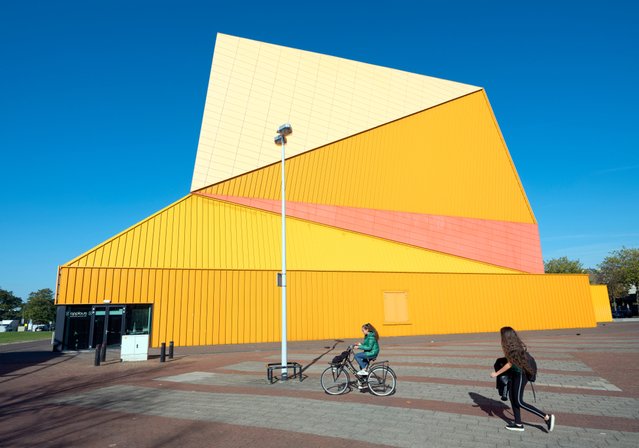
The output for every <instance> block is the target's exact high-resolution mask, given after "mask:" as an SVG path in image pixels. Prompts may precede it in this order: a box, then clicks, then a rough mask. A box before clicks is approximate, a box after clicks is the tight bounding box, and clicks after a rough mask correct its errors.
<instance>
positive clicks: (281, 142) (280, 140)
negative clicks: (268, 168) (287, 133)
mask: <svg viewBox="0 0 639 448" xmlns="http://www.w3.org/2000/svg"><path fill="white" fill-rule="evenodd" d="M275 144H276V145H277V146H282V145H284V144H286V137H284V136H283V135H281V134H277V135H276V136H275Z"/></svg>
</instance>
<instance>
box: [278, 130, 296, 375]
mask: <svg viewBox="0 0 639 448" xmlns="http://www.w3.org/2000/svg"><path fill="white" fill-rule="evenodd" d="M292 133H293V128H292V127H291V125H290V124H289V123H286V124H283V125H282V126H280V127H279V128H278V129H277V135H276V136H275V144H276V145H279V146H281V147H282V275H281V282H280V286H281V288H282V376H281V379H282V381H286V380H288V369H287V368H286V366H287V365H288V359H287V353H286V352H287V347H286V339H287V335H286V181H285V176H284V165H285V157H286V136H287V135H291V134H292Z"/></svg>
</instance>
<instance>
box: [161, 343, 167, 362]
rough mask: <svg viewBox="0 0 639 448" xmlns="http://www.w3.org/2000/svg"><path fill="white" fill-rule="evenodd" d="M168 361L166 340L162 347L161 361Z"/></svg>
mask: <svg viewBox="0 0 639 448" xmlns="http://www.w3.org/2000/svg"><path fill="white" fill-rule="evenodd" d="M164 361H166V342H162V346H161V347H160V362H164Z"/></svg>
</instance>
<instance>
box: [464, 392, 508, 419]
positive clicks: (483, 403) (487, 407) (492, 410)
mask: <svg viewBox="0 0 639 448" xmlns="http://www.w3.org/2000/svg"><path fill="white" fill-rule="evenodd" d="M468 395H469V396H470V398H471V399H472V400H473V402H475V405H474V406H473V407H476V408H477V407H478V408H480V409H481V410H482V411H484V412H485V413H486V414H487V415H489V416H490V417H493V416H495V417H499V418H500V419H502V420H503V421H505V422H506V423H510V422H511V421H512V418H511V417H506V414H505V411H506V410H507V409H508V410H510V407H509V406H507V405H506V404H504V403H503V402H502V401H497V400H493V399H492V398H488V397H484V396H483V395H480V394H477V393H475V392H468Z"/></svg>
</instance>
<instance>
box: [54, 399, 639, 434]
mask: <svg viewBox="0 0 639 448" xmlns="http://www.w3.org/2000/svg"><path fill="white" fill-rule="evenodd" d="M55 402H56V403H57V404H67V405H76V406H85V407H98V408H102V409H105V410H113V411H120V412H127V413H133V414H135V413H151V414H153V415H160V416H165V417H172V418H187V419H192V420H206V421H219V422H222V423H234V424H237V423H238V421H239V422H240V424H244V425H252V426H253V425H254V426H263V427H269V428H275V429H281V430H286V431H295V432H299V431H300V430H301V429H302V428H304V430H305V431H306V430H308V431H309V433H311V434H315V435H320V436H330V435H334V434H335V433H340V434H348V437H349V438H351V439H353V440H360V441H363V442H370V443H382V444H385V445H389V446H398V447H403V446H413V445H414V444H417V443H423V441H424V440H429V439H430V438H431V435H432V434H431V433H432V430H433V429H436V428H439V429H444V430H445V431H446V432H447V434H448V435H449V437H448V440H447V442H449V443H454V444H455V446H460V445H461V443H462V442H472V441H474V440H475V435H474V433H473V430H474V429H475V428H477V427H478V426H479V425H484V426H492V427H494V426H497V425H500V426H502V427H503V425H502V423H503V422H502V421H496V420H495V419H489V418H488V417H486V418H484V419H480V418H477V417H468V416H464V415H456V416H455V418H454V419H453V420H452V421H450V422H449V423H442V422H441V421H437V422H433V420H432V419H431V418H430V416H431V415H432V412H424V411H421V410H418V409H402V408H392V409H389V408H388V407H387V406H376V405H370V404H362V403H358V404H357V405H356V407H355V408H354V407H353V405H352V404H348V405H344V404H342V403H340V402H326V401H322V400H310V399H299V398H290V397H286V398H282V397H272V396H271V397H261V396H255V395H253V396H250V395H233V394H223V393H201V392H198V393H195V392H184V391H174V390H164V389H154V388H147V387H144V388H143V387H135V386H111V387H105V388H102V389H96V390H92V391H88V392H85V393H79V394H70V395H67V396H66V397H61V398H58V399H56V400H55ZM180 404H181V405H180ZM354 412H357V415H362V416H375V417H376V418H378V419H379V421H382V422H384V426H386V427H388V428H392V429H393V431H388V432H371V430H370V425H369V424H361V425H357V424H356V425H353V424H352V423H351V422H350V421H349V420H347V419H346V417H348V416H352V415H353V413H354ZM435 414H436V413H435ZM246 417H251V418H250V419H246V420H242V419H243V418H246ZM414 418H417V419H418V420H421V425H416V424H415V423H413V422H412V420H413V419H414ZM308 420H311V421H314V422H316V425H313V426H312V427H311V428H307V427H306V428H305V427H303V426H302V425H301V424H300V423H302V422H303V421H308ZM442 425H445V427H444V428H442ZM500 431H503V433H504V434H503V437H505V438H507V439H508V440H513V438H512V437H513V435H512V434H509V433H508V431H506V430H505V429H503V428H502V429H500ZM397 434H403V435H404V436H403V438H399V436H398V435H397ZM540 436H548V437H553V438H555V439H558V440H562V439H565V440H566V441H567V442H570V441H573V440H575V438H578V439H579V440H582V441H583V443H587V444H588V446H593V447H603V446H609V445H610V444H609V441H610V440H612V441H613V442H615V443H617V442H621V443H628V444H632V443H635V444H636V443H639V434H638V433H624V432H619V431H606V432H605V433H601V432H600V431H597V432H595V431H592V430H590V431H589V430H585V429H583V428H569V427H561V428H558V429H557V430H556V431H555V432H553V433H552V434H545V433H544V431H542V430H539V429H535V428H534V427H532V426H527V428H526V432H525V433H523V434H521V435H515V436H514V437H515V439H514V440H521V441H522V442H527V441H532V440H533V439H534V440H537V439H538V438H539V437H540ZM536 443H537V446H539V441H538V440H537V441H536ZM542 443H543V442H542ZM450 446H452V445H450ZM495 446H499V445H495ZM519 446H521V445H519Z"/></svg>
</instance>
